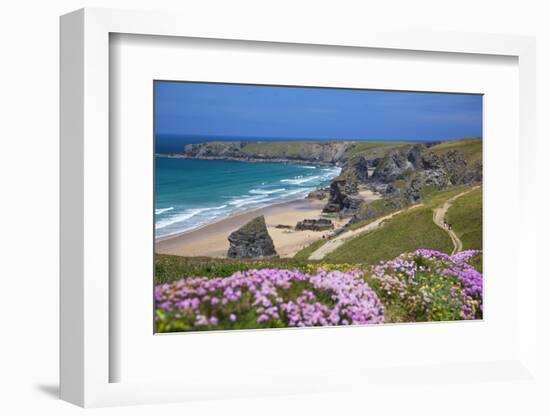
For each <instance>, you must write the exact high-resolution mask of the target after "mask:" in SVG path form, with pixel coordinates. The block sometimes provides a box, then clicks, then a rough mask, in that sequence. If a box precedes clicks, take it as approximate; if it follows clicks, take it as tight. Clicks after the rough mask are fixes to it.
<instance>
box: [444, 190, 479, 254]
mask: <svg viewBox="0 0 550 416" xmlns="http://www.w3.org/2000/svg"><path fill="white" fill-rule="evenodd" d="M482 203H483V200H482V190H481V188H479V189H475V190H473V191H472V192H469V193H467V194H466V195H463V196H461V197H460V198H458V199H456V200H455V201H454V202H453V204H452V206H451V207H450V208H449V211H447V222H448V223H449V224H451V225H452V227H453V230H454V232H455V233H456V235H457V236H458V238H460V239H461V240H462V244H463V246H464V250H469V249H474V250H481V249H482V248H483V244H482V241H483V240H482V238H483V235H482V234H483V227H482V216H483V209H482Z"/></svg>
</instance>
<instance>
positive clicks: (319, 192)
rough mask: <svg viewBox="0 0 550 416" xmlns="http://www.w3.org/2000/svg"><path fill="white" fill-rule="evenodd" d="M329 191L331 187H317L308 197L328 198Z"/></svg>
mask: <svg viewBox="0 0 550 416" xmlns="http://www.w3.org/2000/svg"><path fill="white" fill-rule="evenodd" d="M329 191H330V189H329V188H322V189H316V190H315V191H312V192H310V193H309V194H308V195H307V197H306V198H307V199H318V200H323V199H326V198H328V194H329Z"/></svg>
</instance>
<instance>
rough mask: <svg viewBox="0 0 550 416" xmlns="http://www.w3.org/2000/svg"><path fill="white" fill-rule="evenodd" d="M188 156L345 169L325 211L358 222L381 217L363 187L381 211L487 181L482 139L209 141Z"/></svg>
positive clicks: (186, 153)
mask: <svg viewBox="0 0 550 416" xmlns="http://www.w3.org/2000/svg"><path fill="white" fill-rule="evenodd" d="M182 157H187V158H198V159H229V160H242V161H251V162H262V161H273V162H276V161H282V162H294V163H312V164H323V165H331V166H341V167H342V171H341V173H340V176H339V177H337V178H335V179H334V180H333V182H332V184H331V186H330V188H329V190H328V202H327V204H326V206H325V209H324V211H325V212H327V213H335V214H340V215H348V216H353V217H354V219H353V221H360V220H362V219H365V218H369V217H371V216H373V215H375V214H376V212H375V209H374V207H372V206H366V205H368V204H366V203H363V201H362V200H361V198H360V197H359V196H358V194H357V189H358V187H368V188H370V189H372V190H375V191H377V192H379V193H380V194H382V196H383V199H384V201H383V204H382V203H377V206H378V207H381V206H383V207H384V208H383V209H396V208H400V207H403V206H406V205H409V204H414V203H418V202H420V201H421V199H422V198H423V193H424V190H425V189H426V188H428V187H431V188H434V189H438V190H441V189H446V188H450V187H453V186H460V185H466V184H473V183H479V182H481V181H482V163H481V140H480V139H465V140H458V141H455V142H441V143H435V142H434V143H417V144H412V143H411V144H407V143H404V144H403V143H401V144H396V145H395V146H393V145H391V146H388V145H387V143H386V144H385V145H384V146H382V145H379V144H378V145H376V147H370V148H365V147H364V143H361V142H353V141H319V142H311V141H280V142H277V141H269V142H267V141H266V142H248V141H234V142H208V143H201V144H190V145H187V146H185V148H184V153H183V155H182ZM324 195H325V194H323V197H324Z"/></svg>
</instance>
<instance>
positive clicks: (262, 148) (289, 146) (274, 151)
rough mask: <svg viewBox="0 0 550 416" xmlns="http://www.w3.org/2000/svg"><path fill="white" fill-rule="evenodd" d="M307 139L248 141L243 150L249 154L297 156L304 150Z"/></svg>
mask: <svg viewBox="0 0 550 416" xmlns="http://www.w3.org/2000/svg"><path fill="white" fill-rule="evenodd" d="M307 143H314V142H308V141H281V142H275V141H273V142H271V141H270V142H249V143H246V144H245V146H244V147H243V149H242V150H243V151H244V152H246V153H248V154H249V155H251V156H252V155H258V154H262V155H266V156H270V157H297V156H299V155H300V154H301V153H303V151H304V144H307Z"/></svg>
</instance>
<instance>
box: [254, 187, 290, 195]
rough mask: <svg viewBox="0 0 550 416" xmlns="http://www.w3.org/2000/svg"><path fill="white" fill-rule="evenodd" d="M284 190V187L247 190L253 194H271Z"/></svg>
mask: <svg viewBox="0 0 550 416" xmlns="http://www.w3.org/2000/svg"><path fill="white" fill-rule="evenodd" d="M284 191H286V188H277V189H251V190H250V191H248V193H249V194H255V195H271V194H278V193H281V192H284Z"/></svg>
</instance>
